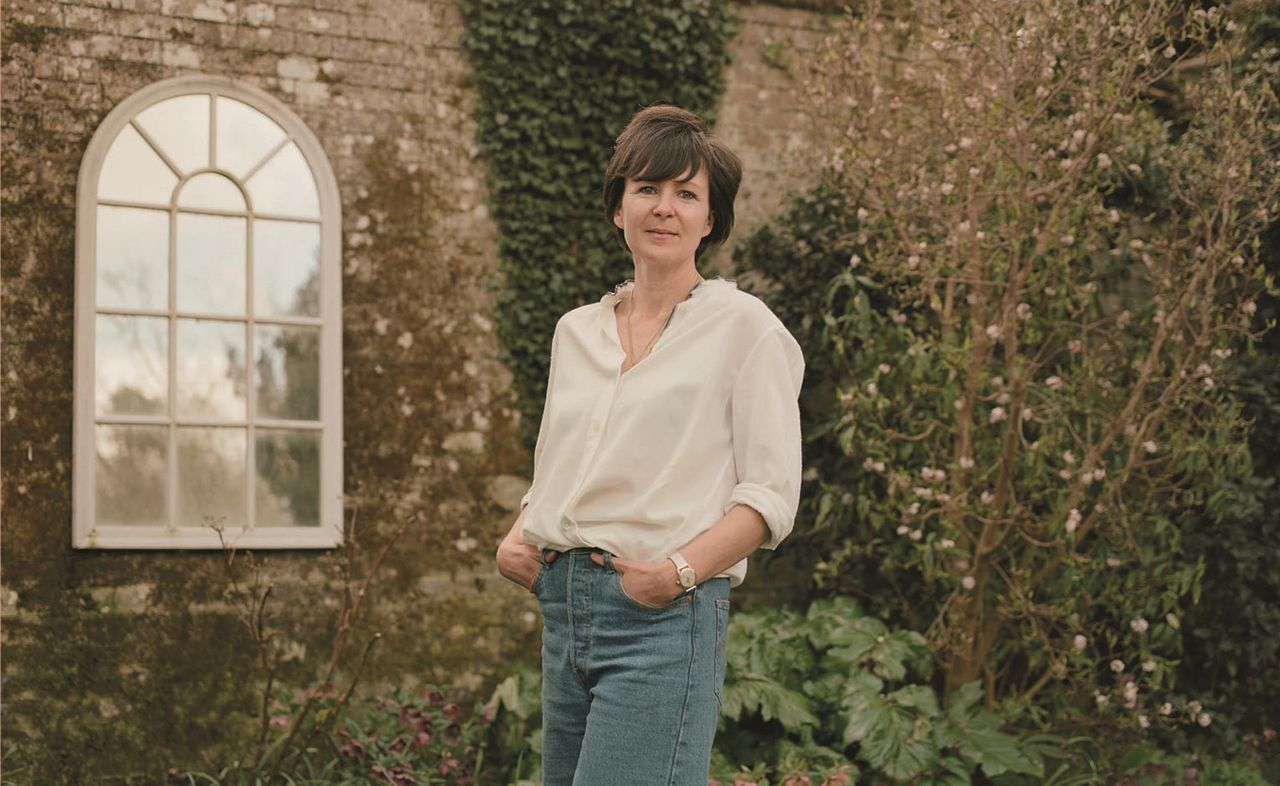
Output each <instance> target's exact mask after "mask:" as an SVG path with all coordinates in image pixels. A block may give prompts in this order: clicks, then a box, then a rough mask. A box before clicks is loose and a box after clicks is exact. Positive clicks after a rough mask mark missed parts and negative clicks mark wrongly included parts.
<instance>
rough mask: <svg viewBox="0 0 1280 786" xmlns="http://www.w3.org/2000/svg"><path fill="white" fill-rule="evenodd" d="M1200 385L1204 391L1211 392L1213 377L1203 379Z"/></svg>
mask: <svg viewBox="0 0 1280 786" xmlns="http://www.w3.org/2000/svg"><path fill="white" fill-rule="evenodd" d="M1200 384H1201V385H1204V389H1205V390H1213V377H1205V378H1204V379H1202V380H1200Z"/></svg>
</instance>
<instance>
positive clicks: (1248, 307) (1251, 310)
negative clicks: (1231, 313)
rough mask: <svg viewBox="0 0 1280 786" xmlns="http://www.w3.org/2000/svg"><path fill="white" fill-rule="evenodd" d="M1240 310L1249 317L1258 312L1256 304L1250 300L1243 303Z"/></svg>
mask: <svg viewBox="0 0 1280 786" xmlns="http://www.w3.org/2000/svg"><path fill="white" fill-rule="evenodd" d="M1241 308H1243V309H1244V313H1246V314H1248V315H1250V316H1252V315H1254V314H1256V313H1257V312H1258V304H1257V303H1254V302H1253V301H1252V300H1250V301H1249V302H1248V303H1245V304H1244V305H1243V306H1242V307H1241Z"/></svg>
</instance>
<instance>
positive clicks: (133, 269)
mask: <svg viewBox="0 0 1280 786" xmlns="http://www.w3.org/2000/svg"><path fill="white" fill-rule="evenodd" d="M96 250H97V260H98V270H97V273H98V286H97V290H98V307H99V308H132V309H159V310H164V309H166V308H168V307H169V213H168V212H167V211H164V210H138V209H136V208H131V207H108V206H106V205H100V206H99V207H98V236H97V249H96Z"/></svg>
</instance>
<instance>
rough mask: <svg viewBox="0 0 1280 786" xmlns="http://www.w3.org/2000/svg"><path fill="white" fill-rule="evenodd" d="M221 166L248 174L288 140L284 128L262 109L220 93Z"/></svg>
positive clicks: (218, 144)
mask: <svg viewBox="0 0 1280 786" xmlns="http://www.w3.org/2000/svg"><path fill="white" fill-rule="evenodd" d="M217 125H218V128H217V132H216V133H217V137H216V139H217V148H218V150H217V153H218V167H219V168H221V169H225V170H227V171H228V172H230V173H231V174H233V175H235V176H236V177H244V176H245V175H247V174H248V173H249V170H250V169H252V168H253V167H254V166H256V165H257V164H258V162H259V161H261V160H262V159H263V158H265V157H266V155H267V154H268V153H270V152H271V151H272V150H274V149H275V146H276V145H278V144H280V142H281V141H283V140H284V137H285V133H284V129H282V128H280V126H278V125H276V124H275V122H274V121H272V120H271V119H270V118H268V117H267V116H266V115H264V114H262V113H261V112H259V111H258V110H256V109H254V108H253V107H251V106H249V105H248V104H245V103H241V102H240V101H236V100H235V99H232V98H226V97H225V96H218V119H217Z"/></svg>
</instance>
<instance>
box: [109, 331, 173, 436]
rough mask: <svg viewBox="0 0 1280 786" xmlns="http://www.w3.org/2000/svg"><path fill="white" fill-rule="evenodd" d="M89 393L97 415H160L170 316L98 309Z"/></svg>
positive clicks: (166, 377) (164, 394)
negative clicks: (115, 313) (110, 313)
mask: <svg viewBox="0 0 1280 786" xmlns="http://www.w3.org/2000/svg"><path fill="white" fill-rule="evenodd" d="M95 328H96V331H97V333H96V334H95V336H94V364H93V375H94V385H93V399H94V411H96V412H97V413H98V415H163V414H164V413H165V410H166V406H165V405H166V402H167V401H168V399H169V375H168V368H169V320H167V319H165V318H164V317H115V316H105V315H103V314H99V315H98V318H97V324H96V326H95Z"/></svg>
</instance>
